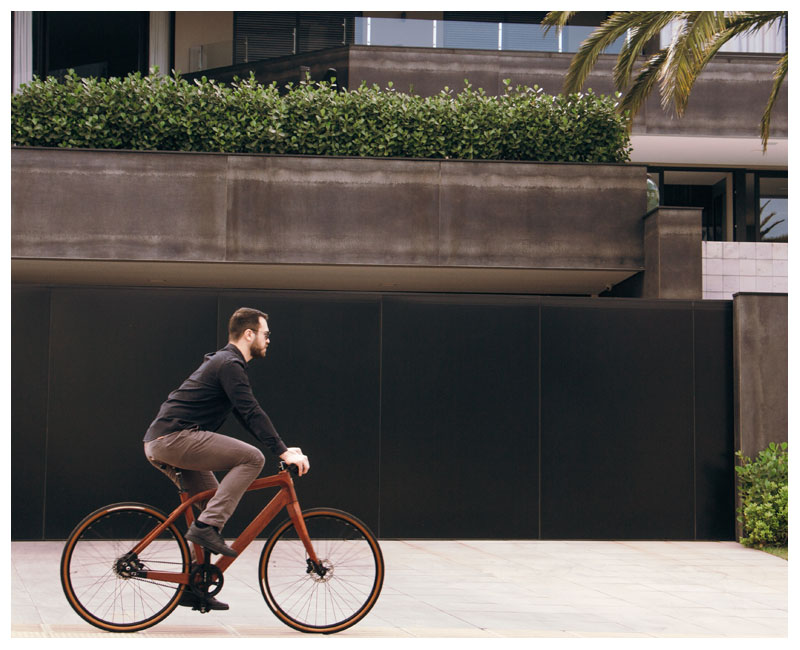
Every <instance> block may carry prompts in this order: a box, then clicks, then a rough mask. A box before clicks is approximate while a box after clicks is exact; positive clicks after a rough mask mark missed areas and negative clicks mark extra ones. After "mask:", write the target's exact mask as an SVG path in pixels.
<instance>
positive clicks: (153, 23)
mask: <svg viewBox="0 0 800 650" xmlns="http://www.w3.org/2000/svg"><path fill="white" fill-rule="evenodd" d="M170 46H171V43H170V38H169V11H151V12H150V58H149V62H148V67H149V68H150V69H152V68H153V67H155V66H158V71H159V73H160V74H164V75H169V74H170V73H171V72H172V71H171V70H170V65H169V58H170V57H169V48H170Z"/></svg>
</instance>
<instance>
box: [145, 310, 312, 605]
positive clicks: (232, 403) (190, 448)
mask: <svg viewBox="0 0 800 650" xmlns="http://www.w3.org/2000/svg"><path fill="white" fill-rule="evenodd" d="M267 320H268V316H267V314H265V313H263V312H261V311H258V310H257V309H250V308H247V307H243V308H241V309H238V310H237V311H236V312H234V314H233V315H232V316H231V318H230V321H229V323H228V344H227V345H226V346H225V347H224V348H222V349H221V350H217V351H216V352H213V353H211V354H207V355H206V356H205V359H204V361H203V363H202V364H201V365H200V367H199V368H198V369H197V370H195V371H194V373H192V375H191V376H190V377H189V378H188V379H186V381H184V382H183V384H181V386H180V387H179V388H178V389H176V390H174V391H172V392H171V393H170V394H169V396H168V397H167V399H166V401H165V402H164V403H163V404H162V405H161V408H160V410H159V412H158V415H157V416H156V419H155V420H153V422H152V423H151V424H150V427H149V428H148V429H147V433H146V434H145V437H144V451H145V455H146V456H147V458H148V460H149V461H150V462H151V463H152V464H153V465H154V466H155V467H156V468H158V469H159V470H161V471H162V472H164V473H165V474H166V475H167V476H168V477H169V478H170V479H171V480H172V481H173V482H175V483H176V484H177V483H178V481H177V476H176V474H175V468H179V469H180V470H181V475H182V482H183V487H184V488H185V489H187V490H188V492H189V495H190V496H191V495H194V494H197V493H198V492H202V491H204V490H211V489H216V490H217V492H216V494H215V495H214V496H213V497H212V498H211V499H209V500H208V502H207V503H206V504H205V506H204V508H203V509H202V512H200V513H199V515H197V516H196V517H195V522H194V523H193V524H192V525H191V526H190V528H189V530H188V532H187V533H186V539H187V540H189V541H190V542H194V543H196V544H198V545H200V546H202V547H203V548H206V549H208V550H209V551H211V552H213V553H221V554H222V555H228V556H231V557H235V556H236V551H234V550H233V549H232V548H231V547H229V546H228V545H227V544H226V543H225V540H224V539H223V538H222V535H221V534H220V531H221V530H222V528H223V527H224V525H225V523H226V522H227V521H228V519H229V518H230V516H231V515H232V514H233V511H234V510H235V509H236V506H237V505H238V503H239V501H240V500H241V498H242V495H243V494H244V493H245V491H246V490H247V488H248V486H249V485H250V484H251V483H252V482H253V480H254V479H255V478H256V477H258V475H259V473H260V472H261V469H262V467H263V466H264V455H263V454H262V453H261V451H259V450H258V449H257V448H256V447H254V446H252V445H249V444H247V443H245V442H242V441H241V440H237V439H235V438H231V437H230V436H225V435H222V434H219V433H216V431H217V430H218V429H219V428H220V427H221V426H222V424H223V423H224V422H225V419H226V418H227V416H228V414H229V413H230V412H231V411H233V413H234V415H235V416H236V417H237V419H238V420H239V422H240V423H241V424H242V425H243V426H244V428H245V429H247V431H249V432H250V433H251V434H252V435H253V436H254V437H255V438H256V439H257V440H259V441H260V442H262V443H264V444H265V445H267V446H268V447H269V448H270V450H271V451H272V452H273V453H274V454H276V455H277V456H279V457H280V458H281V460H283V461H284V462H286V463H289V464H294V465H297V467H298V470H299V474H300V475H301V476H302V475H303V474H305V473H306V472H307V471H308V470H309V468H310V465H309V462H308V458H307V457H306V456H305V455H304V454H303V452H302V450H301V449H300V448H299V447H287V446H286V445H285V444H284V442H283V441H282V440H281V437H280V436H279V435H278V432H277V431H276V430H275V427H274V426H273V424H272V421H271V420H270V419H269V416H268V415H267V414H266V413H265V412H264V410H263V409H262V408H261V406H260V405H259V404H258V401H257V400H256V398H255V396H254V395H253V391H252V388H251V387H250V380H249V379H248V377H247V364H248V363H249V362H250V361H251V360H252V359H254V358H259V357H260V358H263V357H264V356H266V353H267V346H268V345H269V336H270V331H269V327H268V324H267ZM215 471H226V472H227V473H226V474H225V476H224V478H223V479H222V481H220V482H217V479H216V477H215V476H214V472H215ZM186 600H187V602H185V603H184V602H183V600H182V602H181V604H185V605H192V604H193V603H191V602H188V601H189V600H191V597H190V596H187V597H186ZM211 600H212V601H213V602H212V603H210V604H211V608H212V609H228V606H227V605H226V604H225V603H220V602H218V601H216V600H215V599H213V598H212V599H211Z"/></svg>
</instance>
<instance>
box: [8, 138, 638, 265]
mask: <svg viewBox="0 0 800 650" xmlns="http://www.w3.org/2000/svg"><path fill="white" fill-rule="evenodd" d="M645 187H646V185H645V168H644V167H642V166H636V165H589V164H537V163H505V162H497V163H495V162H469V161H434V160H421V161H419V160H418V161H412V160H392V159H362V158H324V157H306V156H297V157H291V156H266V155H261V156H248V155H224V154H189V153H152V152H119V151H89V150H42V149H38V150H37V149H14V150H12V152H11V204H12V223H11V232H12V235H11V254H12V257H13V258H15V259H25V258H39V259H45V258H47V259H82V260H151V261H172V262H176V261H186V260H190V261H198V262H247V263H261V264H303V265H313V264H370V265H410V266H429V267H483V268H497V269H499V268H522V269H533V268H539V269H590V270H592V269H594V270H597V269H601V270H602V269H617V270H619V269H621V270H624V271H627V272H628V274H632V273H634V272H637V271H639V270H641V268H642V264H643V250H642V229H643V226H642V219H641V218H642V215H643V214H644V211H645V200H646V199H645Z"/></svg>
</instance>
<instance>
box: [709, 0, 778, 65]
mask: <svg viewBox="0 0 800 650" xmlns="http://www.w3.org/2000/svg"><path fill="white" fill-rule="evenodd" d="M787 16H788V12H787V11H747V12H741V11H739V12H734V13H733V14H732V15H729V16H728V17H727V21H726V22H727V25H726V27H725V29H723V30H721V31H720V32H719V33H718V34H716V35H715V37H714V39H713V42H712V43H711V45H710V47H709V48H708V50H707V51H706V60H705V62H704V63H703V65H704V66H705V64H706V63H708V61H710V60H711V59H712V58H713V57H714V56H715V55H716V54H717V52H719V50H720V48H721V47H722V46H723V45H725V43H727V42H728V41H730V40H731V39H732V38H734V37H735V36H741V35H742V34H746V33H747V32H751V31H757V30H759V29H763V28H765V27H768V26H770V25H771V24H772V23H775V22H783V21H785V20H786V19H787Z"/></svg>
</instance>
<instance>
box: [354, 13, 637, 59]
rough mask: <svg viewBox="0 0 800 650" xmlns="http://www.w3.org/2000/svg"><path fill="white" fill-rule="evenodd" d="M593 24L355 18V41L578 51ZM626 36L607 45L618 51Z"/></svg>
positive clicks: (493, 48)
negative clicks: (558, 25)
mask: <svg viewBox="0 0 800 650" xmlns="http://www.w3.org/2000/svg"><path fill="white" fill-rule="evenodd" d="M594 29H595V28H594V27H565V28H564V29H562V30H561V32H560V33H559V32H558V30H557V29H555V28H551V29H550V31H549V32H547V34H545V28H544V27H543V26H542V25H538V24H533V25H532V24H520V23H487V22H468V21H460V20H418V19H411V18H371V17H367V18H356V25H355V43H356V45H388V46H393V47H437V48H458V49H470V50H510V51H517V52H577V51H578V47H579V46H580V44H581V43H582V42H583V41H584V40H585V39H586V37H587V36H588V35H589V34H591V33H592V31H593V30H594ZM623 41H624V39H619V40H617V41H616V42H614V43H612V44H611V46H609V47H608V48H607V49H606V53H608V54H617V53H618V52H619V51H620V49H621V48H622V44H623Z"/></svg>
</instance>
